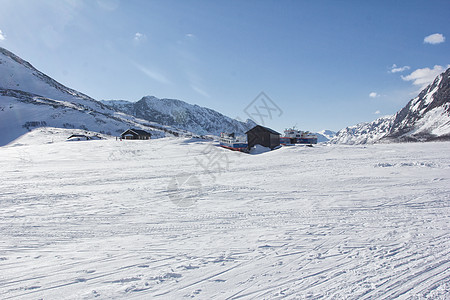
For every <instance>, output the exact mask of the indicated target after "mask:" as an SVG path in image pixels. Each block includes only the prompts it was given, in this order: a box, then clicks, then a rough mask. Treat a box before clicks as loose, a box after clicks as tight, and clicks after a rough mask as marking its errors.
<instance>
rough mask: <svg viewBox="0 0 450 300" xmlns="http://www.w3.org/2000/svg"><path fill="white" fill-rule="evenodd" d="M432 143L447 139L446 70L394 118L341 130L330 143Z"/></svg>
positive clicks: (449, 84)
mask: <svg viewBox="0 0 450 300" xmlns="http://www.w3.org/2000/svg"><path fill="white" fill-rule="evenodd" d="M433 140H450V68H449V69H447V71H445V72H444V73H442V74H440V75H439V76H437V77H436V78H435V80H434V81H433V83H431V84H429V85H428V86H427V87H426V88H425V89H423V90H422V91H421V92H420V94H419V95H418V96H417V97H416V98H414V99H412V100H411V101H409V103H408V104H407V105H406V106H405V107H404V108H403V109H401V110H400V111H399V112H397V113H396V114H395V115H392V116H386V117H382V118H379V119H377V120H375V121H373V122H368V123H360V124H358V125H355V126H350V127H347V128H344V129H342V130H341V131H339V132H338V133H337V134H336V137H334V138H333V139H332V140H331V141H330V142H331V143H335V144H365V143H376V142H404V141H433Z"/></svg>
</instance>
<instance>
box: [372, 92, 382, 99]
mask: <svg viewBox="0 0 450 300" xmlns="http://www.w3.org/2000/svg"><path fill="white" fill-rule="evenodd" d="M369 97H370V98H377V97H380V95H378V94H377V93H376V92H372V93H370V94H369Z"/></svg>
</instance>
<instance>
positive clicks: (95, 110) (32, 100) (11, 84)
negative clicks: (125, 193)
mask: <svg viewBox="0 0 450 300" xmlns="http://www.w3.org/2000/svg"><path fill="white" fill-rule="evenodd" d="M45 126H49V127H59V128H73V129H83V130H91V131H96V132H100V133H106V134H110V135H118V134H119V133H121V132H123V131H124V130H125V129H127V128H129V127H136V128H142V129H145V130H148V131H150V132H152V134H153V136H154V137H162V136H164V135H165V134H167V133H175V134H177V133H178V132H177V130H175V129H172V128H170V127H168V126H160V125H159V124H156V123H152V122H149V121H146V120H142V119H138V118H136V117H134V116H129V115H126V114H124V113H121V112H117V111H116V110H114V109H112V108H110V107H108V106H107V105H104V104H102V103H101V102H99V101H96V100H94V99H92V98H91V97H89V96H87V95H85V94H82V93H80V92H77V91H75V90H73V89H70V88H68V87H66V86H64V85H62V84H60V83H58V82H57V81H55V80H53V79H52V78H50V77H48V76H47V75H45V74H43V73H42V72H40V71H38V70H36V69H35V68H34V67H33V66H32V65H31V64H30V63H28V62H26V61H24V60H23V59H21V58H20V57H18V56H16V55H15V54H13V53H11V52H9V51H8V50H6V49H4V48H0V132H1V133H2V134H1V135H0V146H3V145H6V144H8V143H9V142H11V141H13V140H14V139H16V138H18V137H19V136H21V135H23V134H24V133H26V132H28V131H29V130H31V129H32V128H36V127H45Z"/></svg>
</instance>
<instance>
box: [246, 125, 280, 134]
mask: <svg viewBox="0 0 450 300" xmlns="http://www.w3.org/2000/svg"><path fill="white" fill-rule="evenodd" d="M257 127H259V128H262V129H263V130H265V131H268V132H270V133H271V134H277V135H281V133H278V132H276V131H275V130H273V129H270V128H267V127H264V126H261V125H256V126H255V127H253V128H252V129H250V130H249V131H247V132H246V134H247V133H249V132H250V131H252V130H253V129H255V128H257Z"/></svg>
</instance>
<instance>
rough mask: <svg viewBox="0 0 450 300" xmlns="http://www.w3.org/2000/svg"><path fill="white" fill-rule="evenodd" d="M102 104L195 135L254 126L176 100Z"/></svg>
mask: <svg viewBox="0 0 450 300" xmlns="http://www.w3.org/2000/svg"><path fill="white" fill-rule="evenodd" d="M102 102H103V103H104V104H107V105H109V106H111V107H114V108H115V109H117V110H118V111H121V112H124V113H126V114H129V115H133V116H135V117H138V118H141V119H144V120H147V121H151V122H155V123H159V124H164V125H170V126H173V127H176V128H178V129H182V130H187V131H190V132H194V133H196V134H199V135H216V136H219V135H220V133H221V132H234V133H237V134H238V135H240V134H243V133H245V132H246V131H248V130H250V129H252V128H253V127H254V126H256V124H255V122H253V121H252V120H247V121H246V122H241V121H238V120H235V119H231V118H230V117H227V116H224V115H222V114H221V113H219V112H217V111H215V110H212V109H209V108H206V107H201V106H198V105H192V104H189V103H186V102H184V101H181V100H176V99H158V98H156V97H153V96H146V97H143V98H142V99H141V100H139V101H137V102H128V101H123V100H109V101H102Z"/></svg>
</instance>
